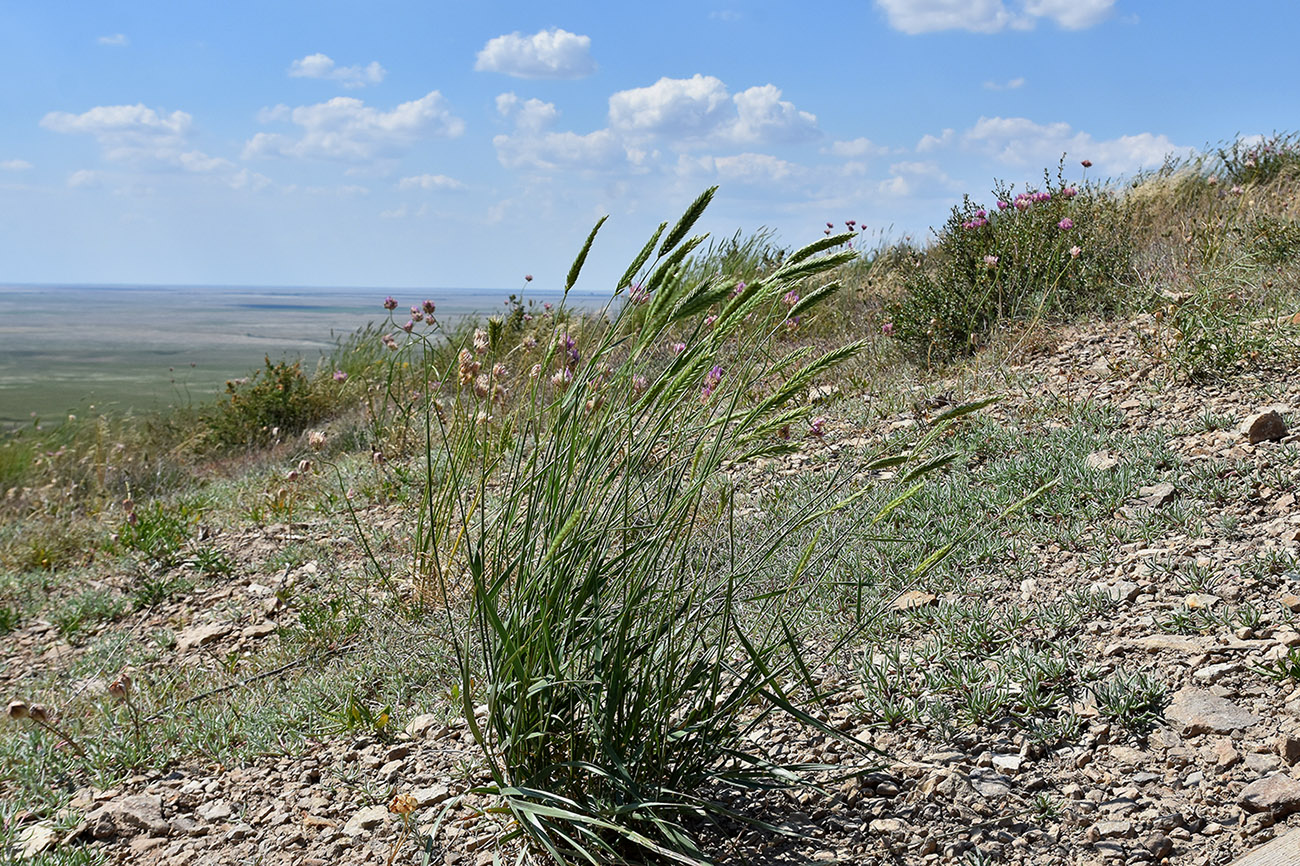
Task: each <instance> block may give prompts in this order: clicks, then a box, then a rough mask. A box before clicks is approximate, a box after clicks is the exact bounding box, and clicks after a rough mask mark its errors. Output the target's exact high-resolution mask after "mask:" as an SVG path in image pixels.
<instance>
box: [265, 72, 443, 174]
mask: <svg viewBox="0 0 1300 866" xmlns="http://www.w3.org/2000/svg"><path fill="white" fill-rule="evenodd" d="M259 119H261V120H263V122H276V121H284V120H288V121H290V122H292V123H293V124H295V125H297V126H298V127H300V128H301V135H299V136H297V137H295V136H290V135H282V134H279V133H267V132H259V133H257V134H256V135H254V136H253V137H252V138H251V139H249V140H248V143H247V144H245V145H244V158H245V159H248V158H251V157H257V156H285V157H292V158H302V159H324V160H337V161H340V162H354V163H365V162H372V161H374V160H376V159H385V158H391V157H395V156H399V155H401V154H402V153H404V152H406V151H407V150H409V149H410V148H411V147H412V146H414V145H415V144H416V143H417V142H419V141H423V140H425V139H430V138H455V137H457V136H459V135H460V134H461V133H463V132H464V131H465V122H464V121H463V120H461V119H460V118H459V117H456V116H455V115H453V114H452V113H451V110H450V109H449V108H448V106H447V102H446V100H445V99H443V97H442V94H441V93H439V92H438V91H436V90H433V91H430V92H429V93H428V94H426V95H425V96H423V97H421V98H419V99H416V100H412V101H410V102H403V103H402V104H401V105H398V106H397V107H396V108H394V109H393V110H392V111H380V110H379V109H376V108H371V107H370V106H368V105H366V104H365V103H364V102H362V101H361V100H360V99H356V98H354V97H349V96H338V97H335V98H334V99H331V100H329V101H328V102H321V103H317V104H316V105H302V106H299V107H297V108H293V109H290V108H288V107H286V106H276V107H275V108H271V109H263V110H262V112H261V113H260V114H259Z"/></svg>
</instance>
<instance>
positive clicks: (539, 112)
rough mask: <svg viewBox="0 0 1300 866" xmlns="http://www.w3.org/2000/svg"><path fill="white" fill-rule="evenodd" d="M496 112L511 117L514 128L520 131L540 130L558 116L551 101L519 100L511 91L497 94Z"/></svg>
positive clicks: (549, 124)
mask: <svg viewBox="0 0 1300 866" xmlns="http://www.w3.org/2000/svg"><path fill="white" fill-rule="evenodd" d="M496 103H497V113H498V114H500V115H501V116H502V117H504V118H508V119H513V120H514V122H515V128H516V129H518V130H520V131H521V132H541V131H542V130H544V129H546V128H547V127H549V126H551V124H552V123H554V122H555V119H556V118H557V117H559V116H560V112H559V111H558V110H557V109H556V107H555V103H553V102H542V101H541V100H540V99H525V100H521V99H520V98H519V97H518V96H515V95H514V94H513V93H502V94H500V95H499V96H497V100H496Z"/></svg>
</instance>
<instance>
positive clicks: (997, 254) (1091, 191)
mask: <svg viewBox="0 0 1300 866" xmlns="http://www.w3.org/2000/svg"><path fill="white" fill-rule="evenodd" d="M994 192H995V195H996V196H997V200H996V206H995V207H991V208H986V207H983V206H980V205H978V204H976V203H974V202H972V201H971V200H970V199H969V198H966V199H965V200H964V201H963V202H962V204H961V205H959V206H957V207H954V208H953V210H952V214H951V216H949V218H948V221H947V222H946V223H945V224H944V226H943V228H942V229H941V230H940V231H939V232H938V233H937V238H936V240H935V242H934V244H933V245H932V246H931V247H930V248H929V249H928V250H927V251H926V253H925V255H924V256H923V257H921V259H920V261H919V264H918V263H913V264H912V265H911V266H910V268H909V272H908V273H907V276H906V278H905V280H904V294H903V297H902V299H901V300H900V301H898V302H897V303H895V304H894V305H893V308H892V309H891V311H890V312H891V315H890V317H889V318H890V322H891V325H892V327H891V328H890V331H891V332H892V333H893V335H894V336H896V337H897V338H898V339H899V340H900V341H901V342H902V343H903V344H904V345H905V346H907V347H908V348H909V349H911V350H912V351H913V352H914V353H915V354H917V355H919V356H921V357H924V358H926V359H927V360H932V361H946V360H949V359H951V358H953V357H956V356H958V355H961V354H965V353H968V352H971V351H974V350H975V349H976V348H978V347H979V346H980V345H981V343H982V342H983V340H984V339H985V338H986V336H987V335H988V334H989V332H990V331H991V330H993V329H994V328H995V327H996V326H997V325H998V323H999V322H1002V321H1003V320H1008V319H1011V320H1015V319H1020V320H1025V319H1029V318H1033V317H1037V316H1040V315H1050V316H1061V315H1072V314H1078V313H1081V312H1085V311H1093V310H1105V309H1107V308H1110V307H1112V306H1113V305H1114V303H1115V300H1116V297H1117V290H1118V289H1119V288H1120V287H1121V284H1123V283H1124V282H1126V281H1128V280H1129V279H1130V273H1131V269H1132V266H1131V258H1132V251H1131V249H1130V244H1129V242H1128V241H1127V240H1126V239H1125V237H1124V234H1123V231H1122V228H1123V226H1122V220H1123V206H1122V204H1121V203H1120V201H1119V200H1118V199H1117V198H1116V197H1115V196H1114V195H1113V194H1112V193H1111V192H1110V191H1109V190H1107V189H1104V188H1101V187H1098V186H1093V185H1088V184H1085V185H1075V184H1071V183H1067V182H1066V181H1065V179H1064V177H1063V176H1062V170H1058V172H1057V177H1056V178H1055V180H1053V179H1051V178H1050V176H1049V175H1046V174H1045V175H1044V178H1043V186H1042V188H1040V189H1034V190H1027V191H1025V192H1021V193H1013V190H1012V189H1011V188H1010V187H1007V186H1005V185H1001V184H999V185H998V186H997V188H996V189H995V190H994Z"/></svg>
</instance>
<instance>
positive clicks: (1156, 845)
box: [1142, 833, 1174, 861]
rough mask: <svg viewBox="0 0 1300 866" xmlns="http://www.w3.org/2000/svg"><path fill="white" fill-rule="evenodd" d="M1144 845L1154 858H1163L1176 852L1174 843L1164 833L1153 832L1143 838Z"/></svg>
mask: <svg viewBox="0 0 1300 866" xmlns="http://www.w3.org/2000/svg"><path fill="white" fill-rule="evenodd" d="M1142 847H1143V848H1145V849H1146V850H1147V853H1148V854H1150V855H1151V859H1152V860H1157V861H1158V860H1163V859H1164V858H1165V857H1168V856H1169V855H1171V854H1173V853H1174V843H1173V842H1172V841H1171V840H1170V839H1169V837H1168V836H1165V835H1164V834H1162V833H1153V834H1151V835H1150V836H1147V837H1146V838H1145V839H1143V840H1142Z"/></svg>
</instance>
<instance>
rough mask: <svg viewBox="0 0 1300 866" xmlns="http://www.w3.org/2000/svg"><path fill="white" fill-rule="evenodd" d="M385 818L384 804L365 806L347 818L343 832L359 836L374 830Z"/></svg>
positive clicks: (385, 808)
mask: <svg viewBox="0 0 1300 866" xmlns="http://www.w3.org/2000/svg"><path fill="white" fill-rule="evenodd" d="M387 820H388V808H387V807H386V806H367V807H366V808H364V809H362V810H360V811H359V812H356V813H355V814H353V816H352V817H351V818H349V819H348V822H347V823H346V824H344V825H343V832H344V834H346V835H348V836H360V835H362V834H364V833H367V832H369V831H371V830H374V829H375V828H376V827H379V826H380V825H382V824H383V823H384V822H385V821H387Z"/></svg>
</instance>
